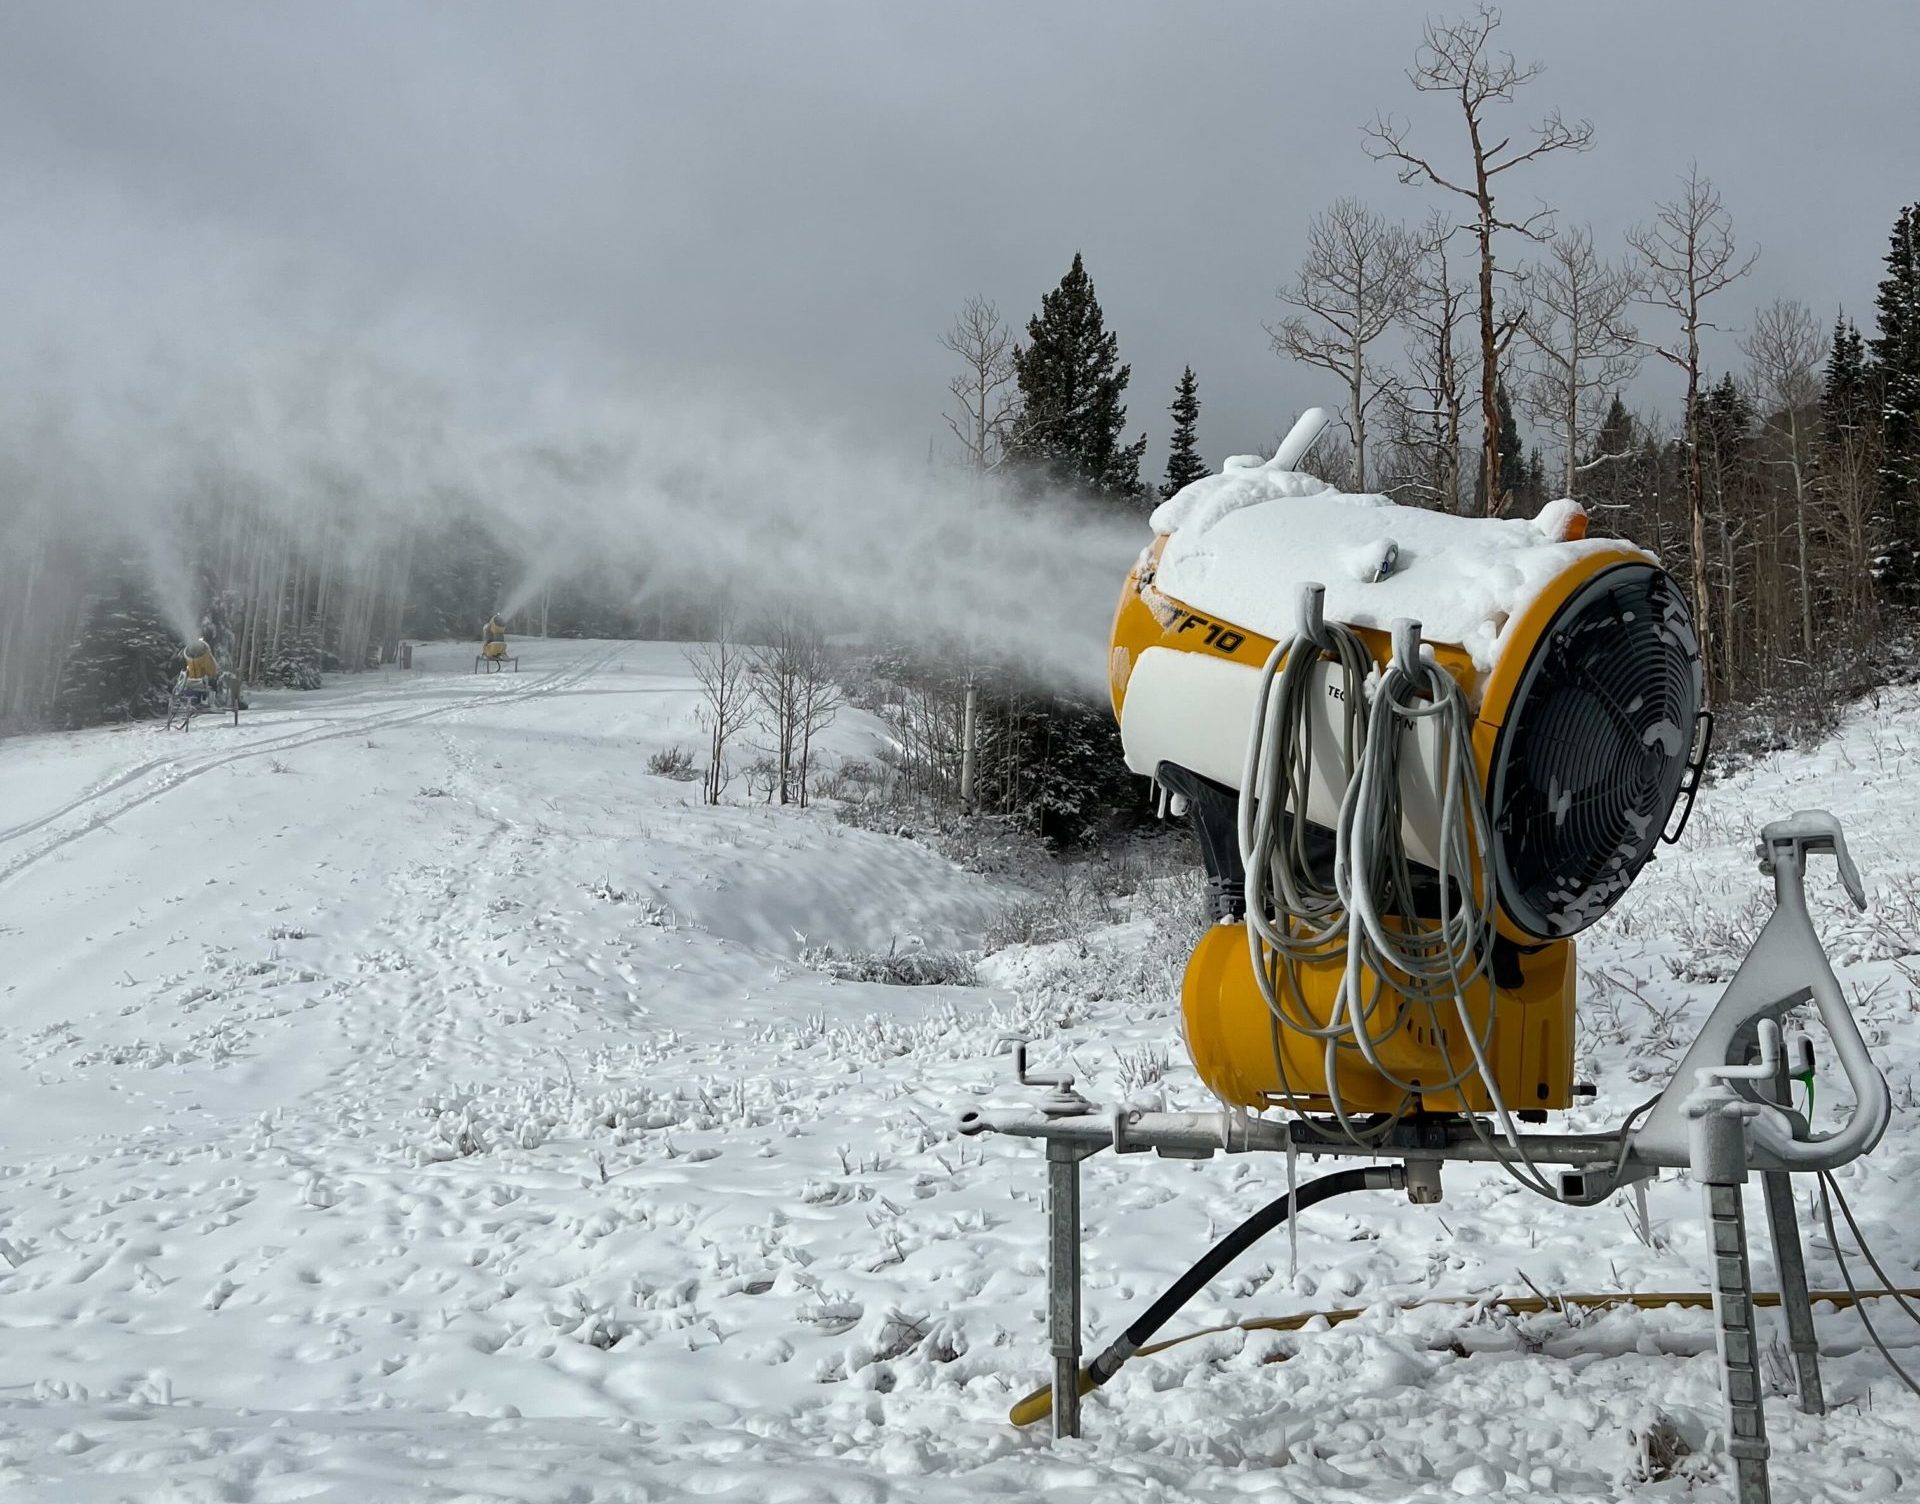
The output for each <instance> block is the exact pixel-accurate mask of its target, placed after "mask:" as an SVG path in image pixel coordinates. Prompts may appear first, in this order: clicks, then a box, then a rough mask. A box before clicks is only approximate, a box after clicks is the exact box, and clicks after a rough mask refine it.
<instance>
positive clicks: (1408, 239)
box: [1267, 198, 1418, 491]
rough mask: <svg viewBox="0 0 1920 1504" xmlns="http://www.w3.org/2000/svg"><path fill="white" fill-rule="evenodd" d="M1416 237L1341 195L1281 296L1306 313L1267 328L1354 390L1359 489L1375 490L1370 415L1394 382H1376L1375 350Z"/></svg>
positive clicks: (1351, 422)
mask: <svg viewBox="0 0 1920 1504" xmlns="http://www.w3.org/2000/svg"><path fill="white" fill-rule="evenodd" d="M1417 254H1418V246H1417V244H1416V243H1415V241H1414V238H1413V237H1412V236H1411V235H1409V234H1408V233H1407V231H1406V230H1405V229H1403V228H1402V227H1401V226H1399V225H1396V224H1390V223H1388V222H1387V221H1386V220H1384V219H1382V218H1381V217H1380V216H1379V215H1377V214H1375V213H1374V212H1373V211H1372V210H1371V209H1369V208H1368V207H1367V206H1366V205H1365V204H1363V203H1361V202H1360V201H1359V200H1358V199H1352V198H1343V199H1337V200H1335V201H1334V202H1333V203H1332V204H1330V205H1329V206H1328V207H1327V208H1326V209H1324V210H1322V211H1321V212H1320V213H1319V214H1316V215H1315V216H1314V217H1313V219H1312V220H1311V221H1310V222H1309V223H1308V225H1307V254H1306V259H1305V260H1304V261H1302V262H1301V264H1300V270H1299V272H1298V274H1297V275H1296V276H1295V277H1294V279H1293V281H1291V282H1289V283H1288V284H1287V285H1286V286H1284V287H1282V288H1281V289H1280V291H1279V293H1278V294H1277V296H1278V297H1279V299H1280V301H1281V302H1282V303H1285V304H1286V305H1287V306H1288V307H1290V308H1293V309H1296V310H1298V311H1297V312H1295V313H1292V314H1289V315H1288V316H1287V317H1286V318H1284V319H1282V320H1281V321H1280V322H1279V323H1278V324H1269V325H1268V326H1267V333H1268V335H1269V336H1270V337H1271V338H1272V340H1273V347H1274V349H1275V350H1276V351H1278V352H1279V353H1280V354H1281V355H1285V356H1288V357H1289V358H1291V359H1293V360H1297V361H1300V362H1302V363H1304V364H1306V365H1312V366H1318V367H1320V368H1321V369H1322V370H1324V371H1329V372H1331V373H1332V374H1333V375H1334V376H1336V377H1338V378H1339V380H1340V382H1341V384H1342V385H1343V386H1344V387H1345V388H1346V394H1347V401H1346V420H1347V427H1348V431H1349V432H1350V433H1351V434H1352V435H1353V475H1352V479H1351V485H1352V487H1353V489H1354V490H1356V491H1364V490H1366V488H1367V412H1368V409H1370V408H1371V407H1372V406H1373V404H1374V403H1375V402H1376V401H1377V400H1379V399H1380V398H1381V397H1382V396H1384V395H1385V392H1386V387H1385V386H1384V385H1383V384H1382V383H1381V382H1380V381H1378V380H1369V371H1368V367H1367V347H1368V346H1370V345H1371V344H1373V342H1374V341H1375V340H1377V339H1379V338H1380V336H1381V335H1383V334H1385V333H1386V332H1387V331H1388V330H1389V329H1390V328H1392V327H1393V323H1394V320H1395V319H1397V318H1398V317H1399V316H1400V311H1401V309H1402V308H1403V307H1404V306H1405V304H1406V298H1407V287H1408V281H1409V278H1410V277H1411V275H1412V270H1413V262H1414V259H1415V257H1416V255H1417Z"/></svg>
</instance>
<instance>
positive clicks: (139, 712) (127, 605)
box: [53, 559, 182, 727]
mask: <svg viewBox="0 0 1920 1504" xmlns="http://www.w3.org/2000/svg"><path fill="white" fill-rule="evenodd" d="M181 662H182V659H181V657H180V644H179V643H178V642H176V641H175V640H174V634H173V632H172V631H171V630H170V629H169V628H168V626H167V624H166V621H165V620H164V618H163V617H162V616H161V614H160V611H159V609H158V608H157V607H156V606H155V605H154V603H153V600H152V599H151V597H150V596H149V595H148V593H147V590H146V589H145V587H144V586H143V585H142V583H141V582H140V577H139V575H138V573H137V572H136V571H135V570H134V568H133V567H132V565H131V564H130V563H129V562H128V561H126V560H124V559H119V560H115V561H114V562H113V563H112V564H111V565H110V566H109V567H108V568H107V569H106V571H105V572H104V574H103V576H102V578H101V580H100V590H99V592H98V593H97V594H96V595H94V596H93V597H92V599H91V600H90V601H89V602H88V605H87V607H86V611H85V614H84V615H83V616H82V618H81V623H80V631H79V634H78V636H77V637H76V638H75V639H74V642H73V646H72V647H71V648H69V649H68V651H67V659H66V663H65V665H64V666H63V667H62V669H61V671H60V683H59V688H58V689H57V690H56V691H55V692H54V702H53V713H54V719H55V720H56V721H57V722H58V723H59V724H60V725H62V726H68V727H75V726H96V725H99V724H101V723H102V722H104V721H130V720H137V719H140V718H143V717H146V716H152V715H159V714H161V713H162V712H163V711H164V710H165V709H166V705H167V683H168V681H169V680H170V679H171V678H172V676H173V674H174V672H175V671H176V670H177V669H178V667H179V665H180V663H181Z"/></svg>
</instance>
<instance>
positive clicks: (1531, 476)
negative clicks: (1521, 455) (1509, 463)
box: [1526, 445, 1547, 513]
mask: <svg viewBox="0 0 1920 1504" xmlns="http://www.w3.org/2000/svg"><path fill="white" fill-rule="evenodd" d="M1526 502H1527V508H1526V509H1527V511H1528V512H1529V513H1532V512H1537V511H1539V510H1540V508H1541V507H1543V506H1545V505H1546V502H1547V462H1546V460H1545V459H1544V458H1542V456H1541V454H1540V450H1539V447H1538V446H1537V445H1536V446H1535V447H1534V449H1533V452H1532V453H1530V454H1529V455H1528V456H1527V496H1526Z"/></svg>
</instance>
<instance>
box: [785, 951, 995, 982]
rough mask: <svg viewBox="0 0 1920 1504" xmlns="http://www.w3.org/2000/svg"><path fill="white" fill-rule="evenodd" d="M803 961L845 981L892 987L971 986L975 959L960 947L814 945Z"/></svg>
mask: <svg viewBox="0 0 1920 1504" xmlns="http://www.w3.org/2000/svg"><path fill="white" fill-rule="evenodd" d="M800 964H801V965H802V966H806V967H808V968H810V969H811V970H814V971H820V972H825V973H826V974H827V975H828V976H830V977H838V978H839V979H840V980H841V981H843V982H884V983H886V984H887V985H888V986H891V987H971V986H972V985H973V984H974V969H973V959H972V957H970V956H966V955H962V954H960V953H959V952H957V951H942V950H922V949H918V948H916V949H911V950H904V951H902V950H890V951H888V952H886V953H885V954H884V955H882V954H880V953H878V952H875V951H843V950H840V949H839V948H838V947H836V946H832V945H812V946H808V947H807V948H806V949H805V950H803V951H801V952H800Z"/></svg>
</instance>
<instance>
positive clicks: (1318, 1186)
mask: <svg viewBox="0 0 1920 1504" xmlns="http://www.w3.org/2000/svg"><path fill="white" fill-rule="evenodd" d="M1393 1185H1394V1168H1393V1167H1390V1166H1386V1165H1369V1166H1367V1167H1366V1168H1364V1169H1357V1170H1337V1171H1335V1172H1334V1173H1333V1174H1331V1175H1322V1176H1321V1177H1320V1178H1319V1179H1318V1180H1309V1181H1308V1182H1307V1183H1306V1184H1305V1185H1303V1186H1299V1187H1297V1188H1296V1189H1295V1190H1293V1191H1292V1192H1290V1193H1289V1194H1287V1195H1285V1196H1281V1197H1279V1198H1278V1199H1276V1200H1273V1201H1269V1202H1268V1203H1267V1204H1266V1205H1265V1206H1263V1207H1261V1208H1260V1210H1259V1211H1257V1212H1255V1213H1254V1214H1253V1215H1252V1216H1251V1217H1249V1218H1247V1220H1246V1221H1244V1222H1242V1223H1241V1224H1240V1225H1239V1226H1238V1227H1236V1228H1234V1230H1233V1231H1232V1232H1230V1233H1228V1234H1227V1235H1226V1236H1225V1237H1224V1238H1222V1239H1221V1240H1220V1241H1219V1242H1218V1243H1215V1244H1214V1245H1213V1247H1211V1248H1209V1249H1208V1250H1207V1251H1206V1252H1205V1253H1204V1254H1202V1255H1201V1256H1200V1259H1199V1261H1198V1262H1196V1263H1195V1264H1194V1266H1193V1267H1192V1268H1191V1269H1189V1270H1188V1271H1187V1272H1186V1273H1185V1274H1183V1275H1181V1276H1180V1278H1178V1279H1177V1280H1175V1281H1174V1282H1173V1284H1172V1285H1171V1286H1169V1287H1168V1289H1167V1292H1166V1293H1165V1294H1164V1295H1162V1296H1161V1297H1160V1298H1159V1299H1158V1300H1156V1301H1155V1302H1154V1303H1153V1304H1152V1305H1150V1306H1148V1307H1147V1308H1146V1310H1144V1311H1142V1312H1141V1313H1140V1315H1139V1316H1138V1317H1136V1318H1135V1319H1134V1322H1133V1324H1132V1325H1131V1326H1129V1327H1128V1328H1127V1329H1126V1331H1125V1332H1124V1333H1123V1334H1122V1335H1121V1337H1120V1339H1119V1340H1118V1341H1117V1342H1115V1343H1113V1345H1112V1346H1110V1347H1108V1348H1107V1350H1106V1351H1105V1352H1103V1353H1101V1354H1100V1356H1099V1357H1097V1358H1095V1359H1094V1360H1093V1361H1092V1362H1091V1363H1089V1364H1088V1365H1087V1367H1086V1371H1085V1375H1084V1381H1083V1382H1084V1388H1085V1389H1098V1388H1099V1387H1100V1386H1101V1385H1102V1384H1104V1383H1106V1382H1107V1380H1108V1379H1110V1378H1112V1377H1113V1376H1114V1375H1115V1374H1116V1373H1118V1372H1119V1371H1120V1365H1121V1364H1123V1363H1125V1362H1126V1361H1127V1359H1129V1358H1131V1357H1132V1356H1133V1355H1134V1354H1135V1353H1136V1352H1138V1351H1139V1350H1140V1349H1141V1348H1142V1347H1143V1346H1145V1345H1146V1344H1147V1343H1149V1342H1151V1341H1152V1340H1153V1335H1154V1333H1155V1332H1157V1331H1159V1330H1160V1328H1161V1327H1163V1326H1165V1325H1166V1324H1167V1323H1168V1322H1169V1321H1170V1320H1172V1319H1173V1317H1174V1316H1175V1315H1177V1314H1178V1313H1179V1310H1180V1308H1181V1307H1182V1306H1184V1305H1185V1304H1186V1303H1187V1302H1188V1301H1190V1300H1192V1299H1193V1297H1194V1296H1196V1295H1198V1294H1199V1293H1200V1292H1201V1291H1202V1290H1204V1289H1205V1288H1206V1287H1207V1285H1208V1284H1209V1283H1210V1282H1211V1281H1212V1280H1213V1279H1214V1278H1215V1276H1217V1275H1218V1274H1219V1273H1220V1272H1221V1270H1223V1269H1225V1268H1226V1267H1227V1265H1229V1264H1231V1263H1232V1262H1233V1261H1234V1260H1235V1259H1237V1258H1239V1257H1240V1255H1241V1254H1243V1253H1245V1252H1246V1251H1247V1250H1248V1249H1249V1248H1251V1247H1253V1245H1254V1244H1255V1243H1257V1242H1259V1241H1260V1240H1261V1239H1262V1238H1264V1237H1265V1236H1266V1235H1267V1234H1268V1233H1270V1232H1272V1231H1273V1230H1274V1229H1275V1228H1276V1227H1278V1226H1279V1225H1280V1224H1281V1223H1283V1222H1285V1221H1286V1220H1287V1218H1288V1217H1290V1216H1292V1215H1293V1214H1294V1212H1295V1211H1305V1210H1306V1209H1307V1208H1308V1207H1310V1206H1315V1205H1318V1204H1319V1203H1320V1202H1322V1201H1327V1200H1330V1199H1331V1198H1333V1197H1335V1196H1344V1195H1346V1194H1348V1193H1349V1192H1350V1191H1384V1190H1389V1189H1391V1188H1392V1187H1393ZM1083 1392H1084V1391H1083Z"/></svg>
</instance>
